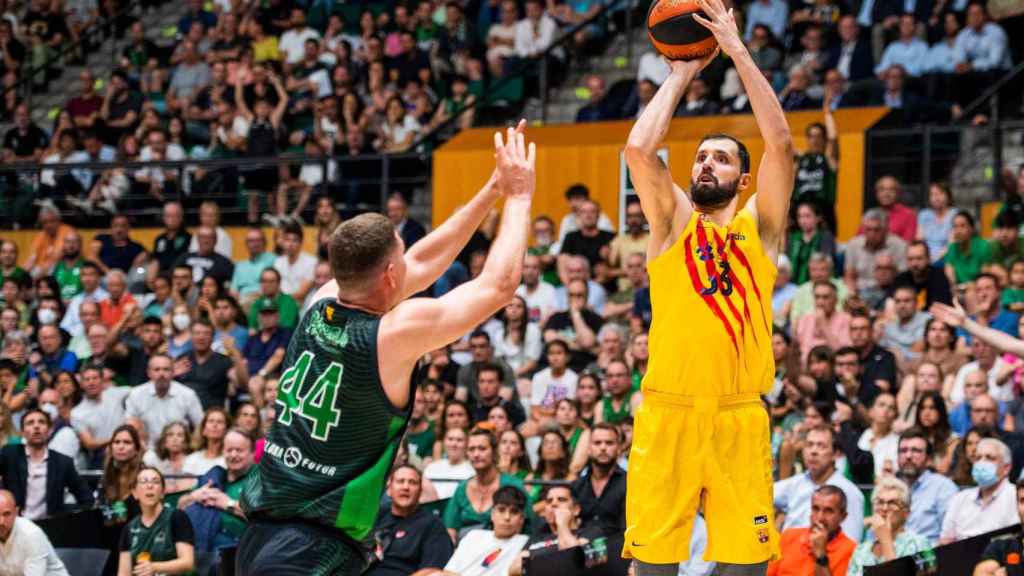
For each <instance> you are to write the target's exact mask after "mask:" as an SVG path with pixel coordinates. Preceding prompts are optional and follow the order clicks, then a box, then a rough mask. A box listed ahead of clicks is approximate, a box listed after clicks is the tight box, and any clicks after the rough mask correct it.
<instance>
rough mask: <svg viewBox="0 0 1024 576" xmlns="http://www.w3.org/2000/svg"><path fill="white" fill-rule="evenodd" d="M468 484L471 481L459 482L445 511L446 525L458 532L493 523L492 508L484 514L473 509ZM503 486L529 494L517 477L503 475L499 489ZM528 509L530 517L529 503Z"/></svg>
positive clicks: (499, 481) (528, 504)
mask: <svg viewBox="0 0 1024 576" xmlns="http://www.w3.org/2000/svg"><path fill="white" fill-rule="evenodd" d="M468 483H469V480H463V481H462V482H459V487H458V488H456V489H455V494H453V495H452V497H451V498H450V499H449V500H448V507H447V508H445V509H444V525H445V527H446V528H451V529H454V530H455V531H458V530H460V529H461V528H464V527H467V526H474V525H477V524H481V525H483V524H487V523H488V522H490V521H491V509H490V508H488V509H487V510H484V511H483V512H477V511H476V510H474V509H473V504H472V503H470V501H469V496H468V495H467V494H466V485H467V484H468ZM502 486H515V487H516V488H519V489H520V490H522V491H523V494H528V493H527V491H526V489H525V488H523V481H522V480H520V479H519V478H516V477H515V476H510V475H508V474H502V475H501V476H500V477H499V479H498V487H502ZM526 509H527V512H526V514H527V516H529V515H530V510H531V507H530V503H529V502H527V505H526Z"/></svg>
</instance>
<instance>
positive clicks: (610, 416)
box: [601, 389, 634, 424]
mask: <svg viewBox="0 0 1024 576" xmlns="http://www.w3.org/2000/svg"><path fill="white" fill-rule="evenodd" d="M633 392H634V391H633V390H632V389H630V391H629V392H626V397H625V398H624V399H623V400H622V404H621V405H620V406H619V409H618V410H616V409H615V407H614V406H612V398H611V396H605V397H604V398H602V399H601V410H602V411H603V414H602V416H604V421H605V422H607V423H609V424H618V423H619V422H622V421H623V420H625V419H626V418H628V417H629V416H630V415H631V414H630V407H631V405H630V402H631V401H632V400H633Z"/></svg>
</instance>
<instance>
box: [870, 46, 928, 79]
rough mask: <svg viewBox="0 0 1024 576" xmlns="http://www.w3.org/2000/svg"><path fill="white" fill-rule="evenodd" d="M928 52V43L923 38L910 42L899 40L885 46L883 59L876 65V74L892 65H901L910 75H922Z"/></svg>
mask: <svg viewBox="0 0 1024 576" xmlns="http://www.w3.org/2000/svg"><path fill="white" fill-rule="evenodd" d="M927 54H928V45H927V44H925V43H924V41H923V40H918V39H917V38H913V39H911V40H910V42H903V41H901V40H897V41H895V42H893V43H891V44H889V45H888V46H886V47H885V52H883V53H882V60H881V61H880V62H879V63H878V66H875V74H879V75H880V74H881V73H882V72H884V71H886V70H888V69H889V68H890V67H892V66H895V65H900V66H902V67H903V69H904V70H906V71H907V74H909V75H910V76H920V75H921V73H922V66H921V63H922V62H924V58H925V56H926V55H927Z"/></svg>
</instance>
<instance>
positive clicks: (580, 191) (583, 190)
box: [565, 183, 590, 200]
mask: <svg viewBox="0 0 1024 576" xmlns="http://www.w3.org/2000/svg"><path fill="white" fill-rule="evenodd" d="M573 198H586V199H588V200H589V199H590V189H589V188H587V187H586V186H584V185H583V184H579V183H577V184H573V185H572V186H569V187H568V188H566V190H565V199H566V200H571V199H573Z"/></svg>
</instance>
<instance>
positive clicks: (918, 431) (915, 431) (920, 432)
mask: <svg viewBox="0 0 1024 576" xmlns="http://www.w3.org/2000/svg"><path fill="white" fill-rule="evenodd" d="M914 438H920V439H921V440H924V444H925V450H926V452H927V454H928V456H931V455H932V451H933V449H934V447H933V446H932V441H931V440H930V439H929V438H928V433H927V432H925V431H924V428H921V427H920V426H911V427H910V428H907V429H906V430H904V431H903V432H902V433H900V441H899V442H898V443H897V446H899V445H900V444H903V441H904V440H913V439H914Z"/></svg>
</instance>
